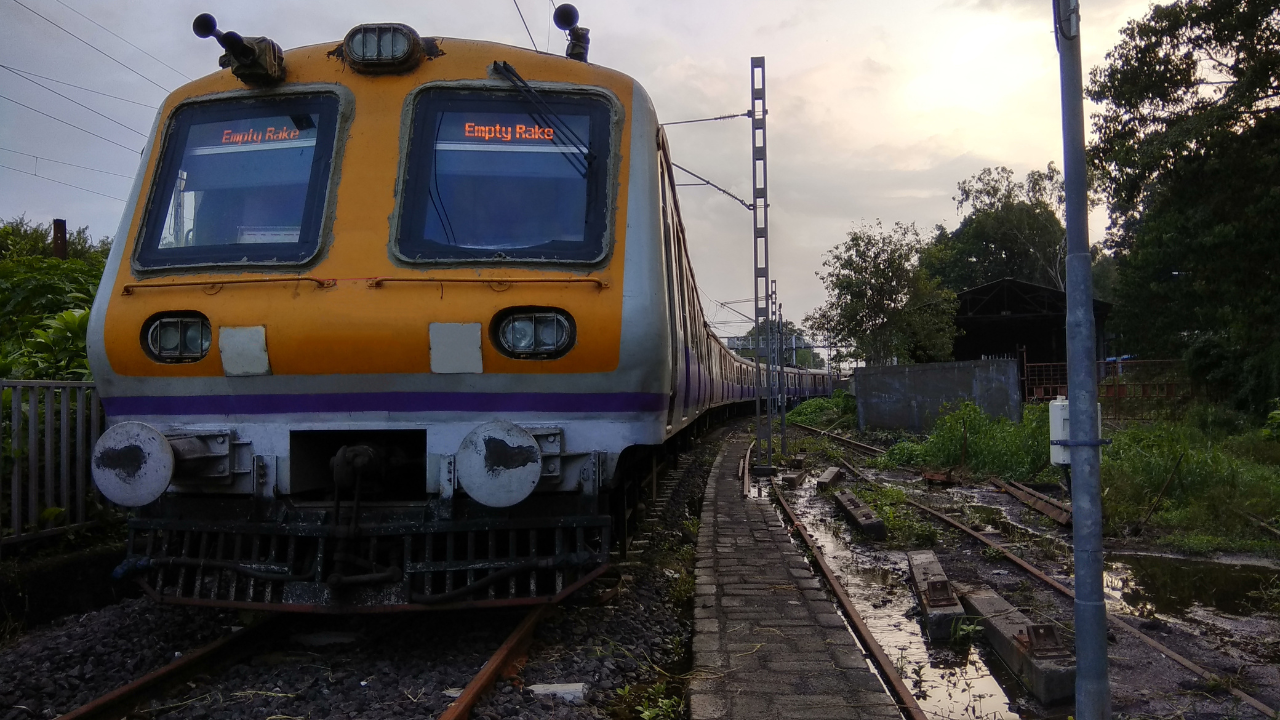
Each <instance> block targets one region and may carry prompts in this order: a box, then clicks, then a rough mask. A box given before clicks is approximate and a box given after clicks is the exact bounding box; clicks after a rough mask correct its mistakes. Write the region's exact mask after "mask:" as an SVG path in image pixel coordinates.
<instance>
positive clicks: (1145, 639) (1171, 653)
mask: <svg viewBox="0 0 1280 720" xmlns="http://www.w3.org/2000/svg"><path fill="white" fill-rule="evenodd" d="M840 462H841V464H842V465H844V466H845V469H847V470H848V471H849V472H850V473H851V474H852V476H853V477H856V478H858V479H859V480H861V481H862V482H866V483H868V484H870V485H875V486H883V483H879V482H876V481H875V480H874V479H873V478H871V477H870V476H868V475H867V474H866V473H864V472H862V471H860V470H859V469H858V468H855V467H854V466H853V465H852V464H850V463H849V462H848V461H846V460H843V459H842V460H841V461H840ZM778 497H779V498H781V494H780V493H779V494H778ZM906 502H907V503H908V504H910V505H911V506H912V507H914V508H916V509H917V510H919V511H920V512H921V513H924V514H925V515H926V516H927V517H929V518H931V519H933V520H938V521H941V522H943V523H945V524H946V525H948V526H950V527H952V528H955V529H956V530H959V531H961V532H963V533H965V534H966V535H969V536H970V537H972V538H974V539H976V540H978V541H979V542H981V543H982V544H984V545H986V546H987V547H989V548H992V549H994V550H997V551H999V552H1000V554H1001V555H1002V556H1003V557H1004V558H1005V559H1006V560H1008V561H1010V562H1012V563H1013V564H1015V565H1017V566H1018V567H1019V568H1021V569H1022V570H1024V571H1025V572H1026V573H1027V574H1029V575H1030V576H1031V577H1033V578H1035V579H1036V580H1037V581H1039V582H1041V583H1043V584H1045V585H1047V586H1048V587H1050V588H1052V589H1053V590H1055V591H1057V592H1058V593H1061V594H1062V595H1064V596H1066V597H1067V598H1070V599H1071V600H1072V601H1074V600H1075V592H1073V591H1072V590H1071V588H1069V587H1067V586H1066V585H1063V584H1062V583H1060V582H1058V581H1057V580H1054V579H1053V578H1051V577H1049V576H1048V575H1047V574H1046V573H1045V572H1044V571H1042V570H1041V569H1040V568H1038V567H1036V566H1035V565H1033V564H1031V563H1029V562H1027V561H1026V560H1025V559H1024V558H1022V557H1019V556H1018V555H1016V554H1014V553H1013V552H1011V551H1010V550H1009V548H1007V547H1005V546H1004V545H1003V544H1002V543H998V542H996V541H994V540H992V539H991V538H988V537H986V536H985V535H983V534H981V533H979V532H977V531H975V530H973V529H972V528H970V527H968V526H967V525H965V524H964V523H962V522H960V521H958V520H956V519H955V518H952V517H950V516H948V515H946V514H945V513H942V512H940V511H938V510H936V509H934V508H931V507H929V506H927V505H925V504H923V503H920V502H917V501H915V500H912V499H911V498H906ZM783 507H784V509H785V508H786V505H785V501H784V502H783ZM814 552H815V555H816V554H817V551H816V550H815V551H814ZM1107 620H1108V622H1109V623H1110V624H1111V625H1113V626H1115V627H1117V628H1119V629H1120V630H1122V631H1124V632H1125V633H1128V634H1129V635H1132V636H1133V637H1135V638H1137V639H1138V640H1139V641H1141V642H1142V643H1144V644H1146V645H1147V646H1149V647H1151V648H1152V649H1153V650H1155V651H1156V652H1159V653H1160V654H1162V655H1164V656H1165V657H1167V658H1169V659H1170V660H1172V661H1174V662H1175V663H1177V664H1179V665H1181V666H1182V667H1184V668H1186V669H1187V670H1190V671H1191V672H1192V673H1194V674H1196V675H1197V676H1199V677H1200V678H1201V679H1203V680H1205V681H1207V682H1220V678H1219V677H1218V676H1217V675H1216V674H1215V673H1213V672H1210V671H1209V670H1207V669H1205V668H1204V667H1202V666H1200V665H1199V664H1197V663H1195V662H1194V661H1192V660H1190V659H1188V658H1186V657H1184V656H1183V655H1181V654H1179V653H1178V652H1176V651H1175V650H1173V649H1171V648H1169V647H1167V646H1166V645H1164V644H1163V643H1161V642H1159V641H1157V640H1155V639H1154V638H1152V637H1151V636H1149V635H1147V634H1146V633H1144V632H1142V631H1141V630H1139V629H1138V628H1136V627H1134V626H1133V625H1130V624H1129V623H1128V622H1126V621H1125V620H1124V619H1123V618H1121V617H1119V616H1118V615H1116V614H1115V613H1110V612H1108V613H1107ZM1227 689H1228V690H1229V691H1230V693H1231V694H1232V695H1234V696H1235V697H1236V698H1237V699H1239V700H1240V701H1242V702H1244V703H1245V704H1247V705H1249V706H1250V707H1252V708H1253V709H1255V710H1257V711H1258V712H1260V713H1262V714H1263V715H1264V716H1265V717H1270V718H1275V717H1280V714H1277V711H1276V710H1275V709H1273V708H1271V707H1269V706H1268V705H1266V704H1265V703H1263V702H1262V701H1260V700H1258V699H1257V698H1255V697H1253V696H1251V695H1249V694H1248V693H1246V692H1244V691H1243V690H1241V689H1239V688H1237V687H1228V688H1227Z"/></svg>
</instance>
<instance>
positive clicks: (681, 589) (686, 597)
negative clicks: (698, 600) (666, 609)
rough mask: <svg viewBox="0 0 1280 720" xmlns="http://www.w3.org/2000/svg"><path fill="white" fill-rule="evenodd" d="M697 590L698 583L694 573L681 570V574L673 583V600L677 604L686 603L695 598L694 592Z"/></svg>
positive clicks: (671, 596)
mask: <svg viewBox="0 0 1280 720" xmlns="http://www.w3.org/2000/svg"><path fill="white" fill-rule="evenodd" d="M696 590H697V583H696V580H695V578H694V576H693V573H691V572H688V571H685V570H681V571H680V574H679V575H677V576H676V579H675V580H674V581H672V583H671V591H670V598H671V602H672V603H673V604H675V605H677V606H679V605H684V604H685V603H687V602H690V601H691V600H693V594H694V592H695V591H696Z"/></svg>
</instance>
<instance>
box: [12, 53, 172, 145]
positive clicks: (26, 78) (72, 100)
mask: <svg viewBox="0 0 1280 720" xmlns="http://www.w3.org/2000/svg"><path fill="white" fill-rule="evenodd" d="M4 69H5V70H8V71H9V72H10V73H12V74H13V75H14V76H16V77H20V78H22V79H23V80H26V81H27V82H29V83H32V84H34V85H38V86H40V87H42V88H44V89H45V90H48V91H49V92H51V93H53V94H54V95H57V96H58V97H60V98H62V99H63V100H66V101H67V102H70V103H75V104H76V105H79V106H80V107H82V108H84V109H85V110H88V111H89V112H91V113H93V114H94V115H97V116H98V117H100V118H102V119H103V120H108V121H110V122H113V123H115V124H116V125H119V126H120V127H122V128H124V129H125V130H128V131H129V132H131V133H133V134H134V135H137V136H138V137H143V138H144V137H146V136H147V135H146V133H143V132H139V131H137V130H134V129H133V128H131V127H129V126H128V125H125V124H124V123H122V122H120V121H119V120H116V119H115V118H113V117H111V116H109V115H105V114H103V113H100V112H98V111H97V110H94V109H93V108H91V107H89V106H88V105H85V104H84V103H82V102H80V101H79V100H76V99H74V98H69V97H67V96H66V95H63V94H62V93H60V92H58V91H57V90H54V89H53V88H51V87H49V86H48V85H45V84H44V83H42V82H40V81H39V80H32V79H31V78H29V77H27V76H26V75H23V74H22V73H17V72H14V71H13V70H9V68H4Z"/></svg>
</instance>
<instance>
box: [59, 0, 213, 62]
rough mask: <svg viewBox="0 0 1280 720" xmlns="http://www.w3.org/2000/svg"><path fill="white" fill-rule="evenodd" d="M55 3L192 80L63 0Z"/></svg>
mask: <svg viewBox="0 0 1280 720" xmlns="http://www.w3.org/2000/svg"><path fill="white" fill-rule="evenodd" d="M54 2H56V3H58V4H59V5H61V6H62V7H64V8H66V9H68V10H70V11H71V12H73V13H75V14H77V15H79V16H80V17H82V18H84V19H85V20H88V21H89V22H91V23H93V24H94V25H97V26H98V27H99V28H102V29H103V30H105V31H106V32H108V33H110V34H111V37H113V38H115V39H117V40H119V41H120V42H122V43H124V44H125V45H128V46H129V47H131V48H133V49H134V50H137V51H138V52H140V53H142V54H143V55H146V56H147V57H149V58H151V59H152V60H155V61H156V62H158V63H160V64H161V65H163V66H165V67H167V68H169V69H170V70H172V71H174V72H176V73H178V74H179V75H181V76H182V77H184V78H186V79H188V80H190V79H191V76H190V75H188V74H186V73H184V72H182V71H181V70H179V69H178V68H176V67H174V66H172V65H170V64H169V63H167V62H165V61H163V60H161V59H160V58H158V57H156V56H155V55H152V54H151V53H149V52H147V51H146V50H143V49H142V48H140V47H138V46H137V45H134V44H133V43H131V42H129V41H128V40H125V39H124V38H122V37H120V36H119V35H117V34H115V33H114V32H111V30H110V29H109V28H107V27H106V26H104V25H103V24H102V23H99V22H98V21H97V20H94V19H93V18H91V17H89V16H88V15H85V14H84V13H82V12H80V11H79V10H77V9H75V8H73V7H71V6H70V5H68V4H66V3H64V2H62V0H54Z"/></svg>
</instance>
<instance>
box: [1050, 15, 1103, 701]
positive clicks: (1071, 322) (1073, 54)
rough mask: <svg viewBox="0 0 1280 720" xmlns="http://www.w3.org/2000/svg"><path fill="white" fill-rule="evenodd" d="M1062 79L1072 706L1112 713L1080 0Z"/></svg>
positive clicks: (1061, 37) (1064, 48) (1062, 21)
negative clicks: (1072, 597)
mask: <svg viewBox="0 0 1280 720" xmlns="http://www.w3.org/2000/svg"><path fill="white" fill-rule="evenodd" d="M1054 15H1055V16H1054V23H1055V26H1056V33H1057V40H1058V61H1059V72H1060V74H1061V77H1062V150H1063V152H1062V156H1063V176H1064V180H1065V182H1066V191H1067V193H1066V194H1067V208H1066V215H1067V217H1066V220H1067V395H1068V397H1067V400H1068V402H1069V403H1070V404H1069V406H1068V410H1069V412H1070V415H1071V419H1070V426H1071V427H1070V430H1071V440H1070V441H1069V443H1070V449H1071V507H1072V527H1073V531H1074V536H1075V538H1074V540H1075V571H1076V577H1075V591H1076V599H1075V630H1076V712H1075V717H1077V718H1079V719H1080V720H1108V719H1109V718H1110V717H1111V688H1110V683H1109V681H1108V678H1107V606H1106V601H1105V599H1104V598H1103V592H1102V560H1103V558H1102V488H1101V481H1100V479H1099V464H1100V448H1099V445H1100V444H1099V438H1098V378H1097V355H1096V352H1095V346H1094V343H1095V334H1094V318H1093V273H1092V268H1091V264H1092V263H1091V260H1092V258H1091V256H1090V254H1089V204H1088V196H1087V193H1088V189H1087V186H1086V178H1085V145H1084V86H1083V78H1082V76H1081V69H1080V4H1079V0H1055V2H1054Z"/></svg>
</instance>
